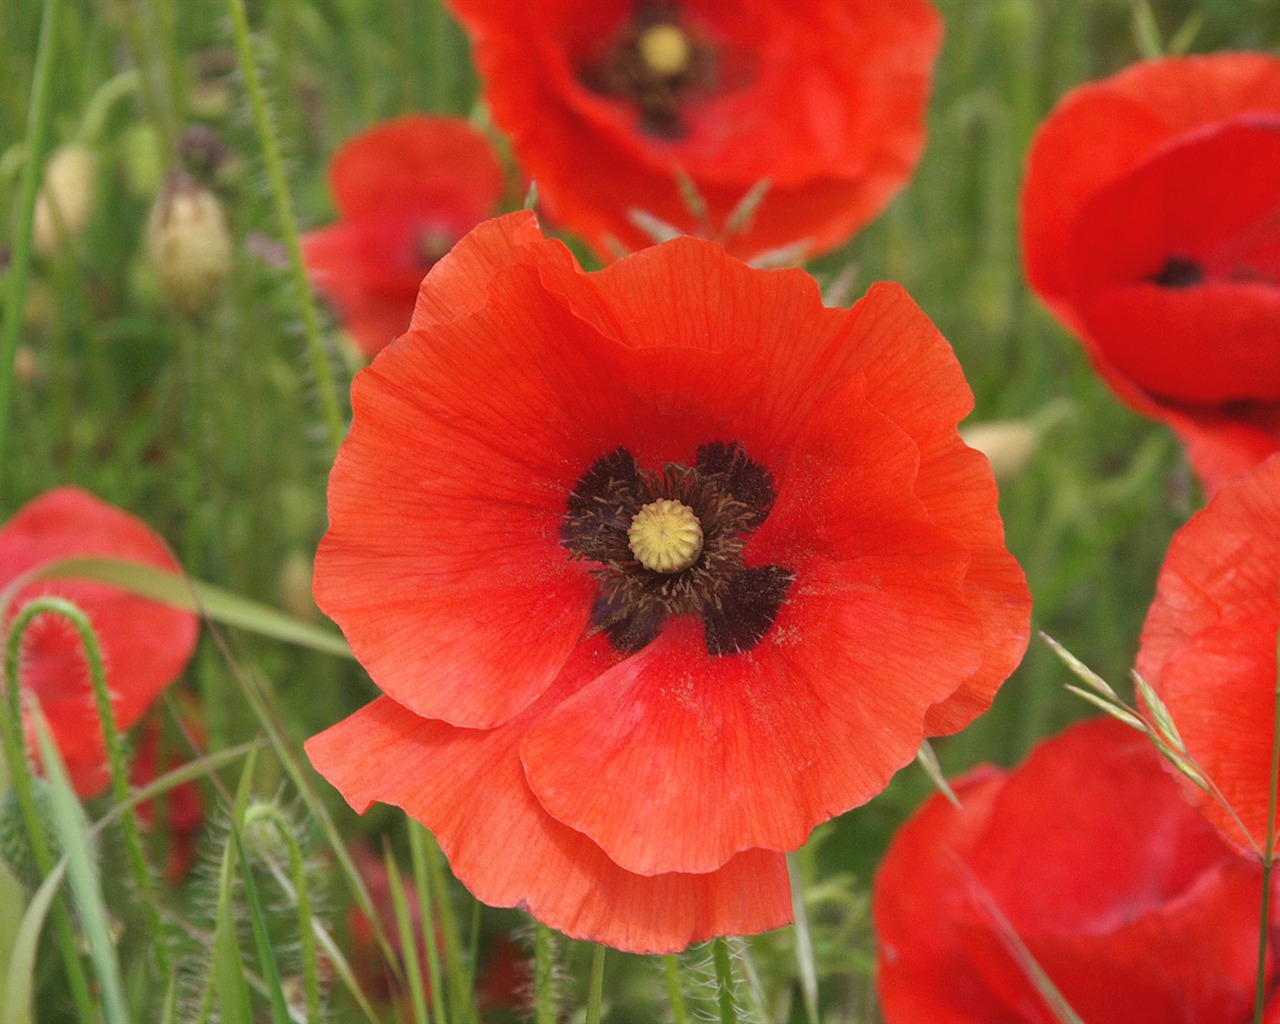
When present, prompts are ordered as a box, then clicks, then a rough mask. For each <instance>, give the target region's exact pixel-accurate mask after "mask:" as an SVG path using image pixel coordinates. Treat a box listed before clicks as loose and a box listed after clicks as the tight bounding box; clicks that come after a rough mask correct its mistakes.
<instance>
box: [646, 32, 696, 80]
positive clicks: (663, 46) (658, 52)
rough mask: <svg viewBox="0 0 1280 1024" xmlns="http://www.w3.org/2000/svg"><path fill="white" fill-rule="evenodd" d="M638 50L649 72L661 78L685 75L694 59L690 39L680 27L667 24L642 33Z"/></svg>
mask: <svg viewBox="0 0 1280 1024" xmlns="http://www.w3.org/2000/svg"><path fill="white" fill-rule="evenodd" d="M636 49H637V50H638V51H639V52H640V59H641V60H642V61H644V63H645V65H646V66H647V67H648V68H649V70H650V71H652V72H653V73H654V74H655V75H657V76H659V77H660V78H675V77H676V76H677V75H682V74H684V72H685V71H686V70H687V69H688V67H689V61H690V59H691V58H692V57H693V47H691V46H690V45H689V37H688V36H686V35H685V34H684V32H683V30H682V29H680V28H679V26H677V25H671V24H668V23H666V22H664V23H662V24H658V25H654V26H653V27H652V28H647V29H645V30H644V31H643V32H641V33H640V38H639V39H638V40H636Z"/></svg>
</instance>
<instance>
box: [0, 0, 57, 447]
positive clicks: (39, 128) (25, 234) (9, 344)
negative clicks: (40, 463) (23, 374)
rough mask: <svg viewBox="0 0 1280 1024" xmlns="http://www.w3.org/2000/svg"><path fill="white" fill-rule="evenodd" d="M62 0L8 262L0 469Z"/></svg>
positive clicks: (41, 62) (47, 46)
mask: <svg viewBox="0 0 1280 1024" xmlns="http://www.w3.org/2000/svg"><path fill="white" fill-rule="evenodd" d="M61 9H62V0H46V3H45V5H44V13H43V14H42V16H41V19H40V41H39V43H38V44H37V47H36V65H35V76H34V80H33V82H32V88H31V102H30V106H29V107H28V112H27V137H26V146H25V149H26V162H25V163H24V164H23V166H22V177H21V179H20V180H19V183H18V204H17V223H16V225H15V227H14V237H13V252H12V255H11V257H10V262H9V272H8V288H7V289H6V290H5V296H4V323H3V325H0V465H4V464H5V463H7V462H8V461H9V456H8V452H7V445H6V442H7V440H8V429H9V404H10V400H11V398H12V395H13V357H14V354H15V353H16V352H17V351H18V338H19V337H20V336H21V333H22V307H23V303H24V302H25V301H26V295H27V275H28V273H29V272H30V269H31V233H32V220H33V217H34V214H35V208H36V193H37V192H38V191H39V189H40V170H41V164H42V162H43V161H42V157H43V155H44V137H45V130H46V129H47V127H48V124H49V120H50V118H49V86H50V83H51V82H52V81H53V69H54V65H55V63H56V50H57V42H58V31H57V29H58V14H59V12H60V11H61Z"/></svg>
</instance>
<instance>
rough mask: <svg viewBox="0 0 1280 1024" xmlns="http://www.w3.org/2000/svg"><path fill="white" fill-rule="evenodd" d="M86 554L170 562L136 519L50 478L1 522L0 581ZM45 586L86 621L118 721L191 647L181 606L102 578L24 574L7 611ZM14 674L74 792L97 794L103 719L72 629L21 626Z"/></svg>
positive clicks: (135, 710)
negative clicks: (50, 483) (27, 581)
mask: <svg viewBox="0 0 1280 1024" xmlns="http://www.w3.org/2000/svg"><path fill="white" fill-rule="evenodd" d="M85 555H98V556H103V557H108V558H125V559H132V560H133V561H137V562H143V563H145V564H147V565H153V566H156V567H158V568H161V569H166V570H169V571H171V572H177V571H179V566H178V563H177V562H175V561H174V559H173V556H172V555H171V554H170V553H169V549H168V548H167V547H165V545H164V542H163V541H162V540H161V539H160V538H159V537H157V536H156V535H155V534H154V533H152V532H151V530H150V528H149V527H147V525H146V524H145V523H143V522H142V521H141V520H139V519H137V518H135V517H134V516H131V515H129V514H128V513H127V512H122V511H121V510H120V509H118V508H115V507H114V506H112V505H108V504H107V503H106V502H103V501H100V500H99V499H97V498H95V497H94V496H93V495H92V494H88V493H87V492H85V491H81V490H78V489H77V488H74V487H59V488H56V489H54V490H52V491H47V492H46V493H44V494H43V495H41V496H40V497H38V498H36V499H35V500H34V501H31V502H29V503H28V504H27V505H24V506H23V507H22V508H21V509H19V510H18V513H17V514H16V515H15V516H14V517H13V518H12V519H10V520H9V522H8V523H6V524H5V525H4V526H3V527H0V586H7V585H9V584H11V583H13V582H14V581H15V580H16V579H17V578H18V577H19V576H21V575H22V574H24V573H26V572H28V571H30V570H32V569H35V568H37V567H38V566H40V565H43V564H45V563H46V562H52V561H57V560H59V559H64V558H74V557H78V556H85ZM44 594H57V595H58V596H60V597H65V598H67V599H68V600H69V601H73V602H75V604H77V605H78V606H79V607H80V608H81V610H83V611H84V612H85V614H86V615H88V617H89V620H90V622H92V623H93V627H94V631H95V632H96V633H97V636H98V643H99V644H100V645H101V647H102V655H103V661H104V663H105V666H106V674H107V686H108V687H109V689H110V691H111V706H112V708H113V709H114V711H115V716H116V724H117V725H118V726H119V727H120V728H121V729H127V728H128V727H129V726H131V725H132V724H133V723H134V722H136V721H137V720H138V719H139V718H141V717H142V713H143V712H144V711H146V709H147V707H148V706H149V705H150V704H151V702H152V701H153V700H154V699H155V698H156V697H157V696H158V695H159V694H160V692H161V691H162V690H163V689H164V688H165V687H166V686H168V685H169V684H170V683H171V682H173V680H174V679H175V678H176V677H177V676H178V675H179V673H181V672H182V670H183V668H184V667H185V666H186V664H187V660H188V659H189V658H190V657H191V652H192V651H193V650H194V649H195V643H196V632H197V627H196V619H195V616H194V615H192V614H191V613H190V612H187V611H182V610H181V609H178V608H173V607H171V606H169V605H164V604H159V603H157V602H155V601H147V600H144V599H143V598H140V597H135V596H134V595H132V594H129V593H127V592H125V591H122V590H120V589H119V588H118V587H112V586H107V585H106V584H101V583H88V582H81V581H76V580H50V581H47V582H39V583H33V584H31V585H29V586H27V587H23V588H22V589H21V590H20V591H19V592H18V593H17V595H16V596H15V598H14V599H13V601H12V602H11V603H10V605H9V608H8V616H9V619H12V617H13V615H15V614H16V613H17V612H18V610H19V609H20V608H21V607H22V606H23V605H24V604H25V603H26V602H28V601H30V600H31V599H32V598H35V597H39V596H41V595H44ZM6 621H8V620H6ZM19 681H20V683H21V685H22V688H23V689H24V690H27V691H29V692H30V693H31V695H32V696H34V697H35V698H36V699H37V700H39V701H40V706H41V708H42V709H43V711H44V714H45V717H46V718H47V719H48V720H49V728H50V731H51V732H52V733H53V738H54V740H55V741H56V742H57V744H58V750H59V751H60V752H61V753H62V757H63V759H64V760H65V761H66V763H67V769H68V772H69V773H70V776H71V782H72V784H73V785H74V786H75V789H76V792H77V793H79V794H80V795H81V796H82V797H86V798H88V797H92V796H96V795H97V794H98V793H100V792H101V791H102V789H103V788H104V787H105V786H106V784H107V777H108V776H107V767H106V749H105V746H104V744H103V739H102V727H101V725H100V724H99V722H98V714H97V711H96V710H95V709H94V701H93V688H92V685H91V684H90V682H89V672H88V668H87V666H86V664H85V659H84V653H83V649H82V646H81V643H80V638H79V636H78V635H77V634H76V632H75V631H74V629H73V628H72V627H71V626H70V624H68V623H67V621H66V620H65V619H63V618H62V617H61V616H58V615H44V616H41V617H39V618H38V619H36V620H35V621H34V622H33V623H32V624H31V625H30V626H29V627H28V629H27V631H26V633H25V634H24V635H23V640H22V662H21V671H20V678H19Z"/></svg>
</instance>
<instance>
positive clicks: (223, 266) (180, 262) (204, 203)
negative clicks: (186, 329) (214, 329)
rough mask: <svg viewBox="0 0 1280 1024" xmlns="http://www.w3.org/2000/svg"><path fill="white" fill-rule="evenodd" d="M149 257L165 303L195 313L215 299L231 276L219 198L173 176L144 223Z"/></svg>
mask: <svg viewBox="0 0 1280 1024" xmlns="http://www.w3.org/2000/svg"><path fill="white" fill-rule="evenodd" d="M147 256H148V258H149V259H150V260H151V267H152V269H153V271H154V272H155V275H156V283H157V284H158V285H159V287H160V292H161V294H162V295H163V296H164V297H165V299H167V300H168V302H169V303H170V304H171V305H172V306H174V307H175V308H176V309H178V310H179V311H180V312H183V313H196V312H199V311H200V310H202V309H205V308H206V307H208V306H209V305H210V303H212V302H213V300H214V299H215V298H217V296H218V293H219V292H220V291H221V290H222V286H223V285H224V284H225V283H226V280H227V277H228V275H229V274H230V273H231V228H230V227H229V226H228V224H227V215H226V212H225V211H224V210H223V208H222V203H221V202H220V201H219V200H218V197H217V196H216V195H214V194H213V193H212V192H210V191H209V190H208V189H207V188H205V187H204V186H203V185H201V184H200V183H199V182H197V181H196V180H195V179H194V178H192V177H191V176H190V175H189V174H187V173H186V172H185V171H175V172H173V173H171V174H170V175H169V180H168V181H167V182H166V183H165V187H164V188H163V189H162V190H161V192H160V195H159V196H157V197H156V202H155V205H154V206H153V207H152V208H151V217H150V219H149V221H148V223H147Z"/></svg>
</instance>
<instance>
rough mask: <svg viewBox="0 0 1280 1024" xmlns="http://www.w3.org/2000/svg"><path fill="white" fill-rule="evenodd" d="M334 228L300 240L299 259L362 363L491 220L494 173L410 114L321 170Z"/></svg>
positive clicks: (453, 136) (446, 122)
mask: <svg viewBox="0 0 1280 1024" xmlns="http://www.w3.org/2000/svg"><path fill="white" fill-rule="evenodd" d="M329 188H330V190H331V191H332V192H333V200H334V204H335V205H336V206H337V208H338V214H339V215H340V217H341V220H339V222H338V223H337V224H333V225H331V226H330V227H327V228H320V229H318V230H316V231H309V232H307V233H306V234H305V235H304V236H303V238H302V256H303V259H304V260H305V261H306V264H307V271H308V273H309V274H310V275H311V278H312V280H313V281H314V282H315V284H316V286H317V287H318V288H320V290H321V291H322V292H323V293H324V294H325V295H326V296H328V298H329V299H330V300H331V301H332V302H333V303H334V305H335V306H337V308H338V311H339V312H340V313H341V314H342V318H343V320H344V321H345V322H346V325H347V328H348V329H349V330H350V331H351V333H352V334H353V335H354V336H355V339H356V342H357V344H359V346H360V348H361V349H362V350H363V351H364V353H365V354H366V355H370V356H371V355H373V354H374V353H375V352H377V351H378V350H379V349H380V348H382V347H383V346H384V345H386V344H387V343H388V342H389V341H390V340H391V339H392V338H394V337H395V336H396V335H398V334H401V333H403V332H404V330H405V328H406V327H408V325H409V317H410V316H412V314H413V303H414V300H415V299H416V298H417V297H418V285H419V284H421V283H422V277H423V275H424V274H425V273H426V272H427V270H429V269H430V267H431V265H432V264H433V263H435V261H436V260H438V259H439V258H440V257H441V256H443V255H444V254H445V253H446V252H448V251H449V247H450V246H452V245H453V243H454V242H456V241H457V240H458V239H459V238H461V237H462V236H463V235H465V234H466V233H467V232H468V231H470V230H471V229H472V228H473V227H475V226H476V225H477V224H479V223H480V221H482V220H484V219H485V218H486V217H490V216H492V215H493V212H494V209H495V207H496V206H497V205H498V200H499V199H500V198H501V197H502V188H503V181H502V169H501V167H499V166H498V159H497V156H496V155H495V154H494V152H493V147H492V146H491V145H490V144H489V141H488V139H486V138H485V137H484V136H483V135H481V134H480V133H479V132H478V131H476V130H475V129H474V128H472V127H471V125H469V124H468V123H467V122H466V121H463V120H461V119H460V118H454V117H427V116H424V115H411V116H408V117H399V118H395V119H394V120H391V121H384V122H383V123H381V124H378V125H375V126H374V127H372V128H370V129H369V130H368V131H365V132H363V133H361V134H360V135H357V136H356V137H355V138H353V139H350V140H349V141H348V142H347V143H346V144H345V145H343V147H342V148H341V149H340V150H338V152H337V154H336V155H335V156H334V158H333V162H332V163H331V164H330V165H329Z"/></svg>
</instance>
